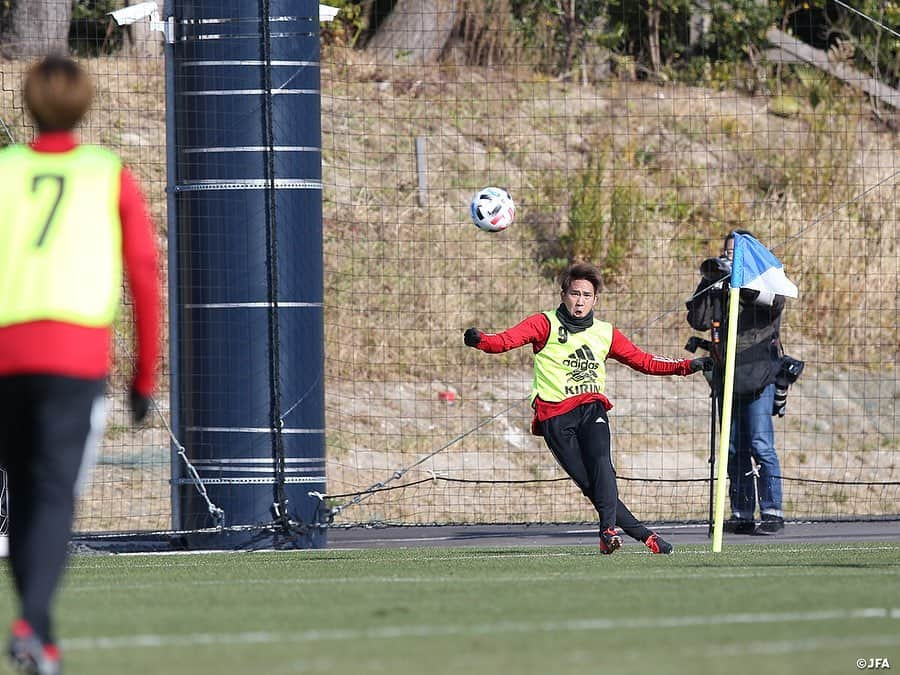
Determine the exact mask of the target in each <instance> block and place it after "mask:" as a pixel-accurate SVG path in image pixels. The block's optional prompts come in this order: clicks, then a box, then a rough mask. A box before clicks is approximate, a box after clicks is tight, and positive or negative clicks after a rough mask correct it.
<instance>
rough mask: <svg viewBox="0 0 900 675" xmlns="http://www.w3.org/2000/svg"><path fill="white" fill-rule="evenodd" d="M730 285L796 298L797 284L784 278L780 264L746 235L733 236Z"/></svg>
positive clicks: (765, 249) (769, 252)
mask: <svg viewBox="0 0 900 675" xmlns="http://www.w3.org/2000/svg"><path fill="white" fill-rule="evenodd" d="M731 287H732V288H751V289H753V290H757V291H768V292H770V293H774V294H775V295H786V296H788V297H789V298H796V297H797V295H798V293H797V287H796V286H795V285H794V283H793V282H792V281H791V280H790V279H788V278H787V276H786V275H785V273H784V267H783V266H782V264H781V261H779V260H778V258H776V257H775V256H774V255H772V252H771V251H770V250H769V249H767V248H766V247H765V246H763V245H762V244H760V243H759V242H758V241H757V240H756V239H754V238H753V237H752V236H750V235H749V234H735V235H734V262H733V263H732V268H731Z"/></svg>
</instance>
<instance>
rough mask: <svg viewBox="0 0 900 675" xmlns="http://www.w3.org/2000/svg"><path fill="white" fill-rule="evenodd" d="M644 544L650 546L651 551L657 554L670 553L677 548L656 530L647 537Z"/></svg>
mask: <svg viewBox="0 0 900 675" xmlns="http://www.w3.org/2000/svg"><path fill="white" fill-rule="evenodd" d="M644 546H646V547H647V548H649V549H650V552H651V553H653V554H655V555H669V554H670V553H672V551H674V550H675V547H674V546H672V544H670V543H669V542H667V541H666V540H665V539H663V538H662V537H660V536H659V535H658V534H656V532H654V533H653V534H651V535H650V536H649V537H647V541H645V542H644Z"/></svg>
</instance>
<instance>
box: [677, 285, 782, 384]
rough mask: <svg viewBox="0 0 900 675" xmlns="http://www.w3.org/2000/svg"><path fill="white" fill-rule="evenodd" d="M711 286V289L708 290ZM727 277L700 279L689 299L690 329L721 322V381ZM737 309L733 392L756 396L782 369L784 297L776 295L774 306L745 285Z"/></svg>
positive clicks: (716, 355) (718, 360) (718, 356)
mask: <svg viewBox="0 0 900 675" xmlns="http://www.w3.org/2000/svg"><path fill="white" fill-rule="evenodd" d="M706 289H709V290H706ZM728 290H729V286H728V280H727V279H724V280H723V281H718V282H716V281H712V280H709V279H705V278H704V279H701V281H700V285H699V286H697V290H696V291H695V292H694V297H693V298H692V299H691V300H688V301H687V303H686V304H687V309H688V314H687V321H688V323H689V324H690V325H691V328H694V329H695V330H699V331H707V330H710V329H711V328H712V327H713V321H719V322H720V325H721V329H720V334H721V343H720V346H719V348H718V350H716V351H718V353H713V354H712V356H713V357H714V358H715V359H716V368H715V369H714V371H713V377H714V378H715V379H716V381H721V379H722V376H723V374H724V369H725V365H724V358H725V338H726V336H727V334H728V326H727V320H728ZM740 298H741V300H740V302H741V306H740V309H739V310H738V325H737V347H736V356H735V370H734V394H735V395H736V396H755V395H756V394H758V393H759V392H760V391H761V390H762V389H763V388H765V387H766V386H767V385H769V384H771V383H772V382H774V381H775V376H776V375H777V374H778V371H779V370H780V369H781V359H782V356H783V355H784V352H783V350H782V347H781V339H780V335H779V332H780V329H781V312H782V310H784V296H783V295H776V296H775V297H774V299H773V301H772V304H771V305H766V304H764V303H760V302H759V291H754V290H751V289H749V288H743V289H741V291H740Z"/></svg>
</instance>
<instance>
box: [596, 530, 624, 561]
mask: <svg viewBox="0 0 900 675" xmlns="http://www.w3.org/2000/svg"><path fill="white" fill-rule="evenodd" d="M621 545H622V537H620V536H619V533H618V532H616V528H614V527H609V528H607V529H605V530H603V532H601V533H600V553H602V554H603V555H612V554H613V553H615V552H616V551H617V550H619V547H620V546H621Z"/></svg>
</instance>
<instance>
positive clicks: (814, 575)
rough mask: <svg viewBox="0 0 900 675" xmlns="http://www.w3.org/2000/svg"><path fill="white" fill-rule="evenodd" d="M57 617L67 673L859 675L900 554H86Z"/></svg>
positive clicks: (884, 633)
mask: <svg viewBox="0 0 900 675" xmlns="http://www.w3.org/2000/svg"><path fill="white" fill-rule="evenodd" d="M7 583H8V584H9V577H8V574H7ZM0 604H2V611H3V612H4V614H5V615H6V616H7V617H10V618H11V617H12V616H13V614H14V612H15V606H14V604H13V597H12V595H11V593H8V594H6V595H4V596H3V598H2V600H0ZM57 614H58V629H59V632H60V634H61V636H62V645H63V653H64V657H65V660H66V672H67V673H68V674H69V675H72V674H76V675H77V674H80V673H85V674H91V675H101V674H105V673H116V674H123V673H185V674H187V673H190V674H192V675H201V674H204V673H209V674H215V675H225V674H230V673H248V674H251V673H252V674H256V673H359V674H367V673H392V674H393V675H422V674H426V675H436V674H438V673H453V674H454V675H459V674H462V673H474V674H482V673H483V674H490V675H507V674H508V675H514V674H519V673H541V674H545V673H548V674H549V673H641V674H644V673H649V674H653V673H666V674H669V673H675V674H679V673H685V674H688V673H729V674H738V673H753V674H754V675H762V674H766V675H770V674H773V673H792V674H793V673H804V672H808V673H810V674H812V673H816V674H817V675H818V674H821V673H853V672H857V666H856V661H857V659H860V658H864V659H869V658H887V659H888V661H889V663H890V665H891V666H892V669H898V668H900V544H898V543H891V544H865V545H863V544H860V545H803V546H789V545H785V544H781V545H778V544H776V545H759V546H752V545H742V546H730V547H728V546H726V550H725V551H724V552H723V553H720V554H713V553H711V552H710V551H709V548H708V547H699V546H683V547H679V549H678V551H677V552H676V554H675V555H672V556H668V557H665V556H652V555H650V554H649V553H648V552H647V551H646V550H645V549H644V548H643V547H638V546H626V547H625V548H623V549H622V550H621V551H619V552H617V553H616V554H615V555H613V556H601V555H599V553H597V552H596V549H594V548H593V547H586V546H580V547H559V548H496V549H485V548H479V549H474V548H454V549H444V548H420V549H389V550H388V549H378V550H364V551H346V550H320V551H300V552H281V553H228V554H221V553H220V554H195V555H177V556H75V557H73V558H72V560H71V565H70V569H69V572H68V574H67V577H66V582H65V585H64V588H63V590H62V592H61V596H60V598H59V602H58V611H57Z"/></svg>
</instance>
